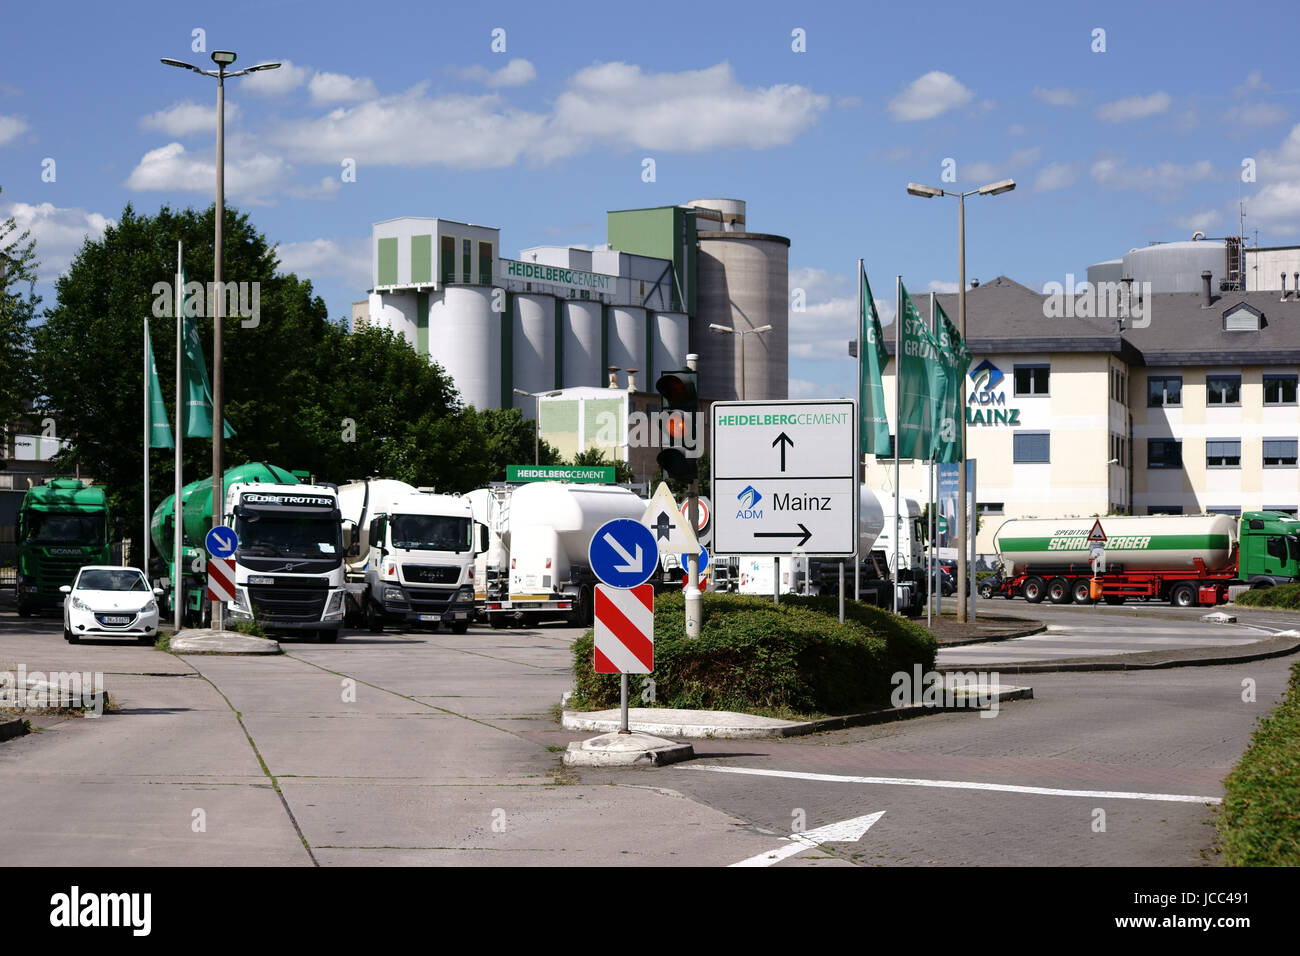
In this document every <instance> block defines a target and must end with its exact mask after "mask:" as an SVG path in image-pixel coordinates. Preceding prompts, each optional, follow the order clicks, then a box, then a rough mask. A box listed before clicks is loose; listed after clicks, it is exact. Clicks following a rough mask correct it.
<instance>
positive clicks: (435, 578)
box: [402, 564, 460, 584]
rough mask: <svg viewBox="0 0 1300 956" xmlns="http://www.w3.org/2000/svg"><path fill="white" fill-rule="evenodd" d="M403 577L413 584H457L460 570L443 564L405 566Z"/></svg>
mask: <svg viewBox="0 0 1300 956" xmlns="http://www.w3.org/2000/svg"><path fill="white" fill-rule="evenodd" d="M402 575H403V576H404V577H405V578H406V580H407V581H409V582H411V583H412V584H455V583H456V582H457V581H459V580H460V568H457V567H450V566H446V565H441V564H404V565H402Z"/></svg>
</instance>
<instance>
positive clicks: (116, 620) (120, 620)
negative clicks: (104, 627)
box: [104, 614, 131, 624]
mask: <svg viewBox="0 0 1300 956" xmlns="http://www.w3.org/2000/svg"><path fill="white" fill-rule="evenodd" d="M104 623H105V624H130V623H131V619H130V618H129V617H123V616H122V615H120V614H105V615H104Z"/></svg>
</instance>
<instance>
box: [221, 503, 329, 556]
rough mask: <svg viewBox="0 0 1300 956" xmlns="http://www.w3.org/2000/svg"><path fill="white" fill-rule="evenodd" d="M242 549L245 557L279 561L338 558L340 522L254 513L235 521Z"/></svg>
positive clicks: (313, 517)
mask: <svg viewBox="0 0 1300 956" xmlns="http://www.w3.org/2000/svg"><path fill="white" fill-rule="evenodd" d="M235 534H236V536H237V537H238V538H239V550H240V551H241V552H242V553H244V554H250V555H264V556H273V557H278V558H336V557H338V555H339V545H340V534H339V525H338V522H337V521H335V520H334V519H332V518H326V517H320V518H318V517H315V516H314V515H277V514H267V513H265V512H262V513H256V512H255V513H253V514H245V515H241V516H240V517H239V518H237V519H236V520H235Z"/></svg>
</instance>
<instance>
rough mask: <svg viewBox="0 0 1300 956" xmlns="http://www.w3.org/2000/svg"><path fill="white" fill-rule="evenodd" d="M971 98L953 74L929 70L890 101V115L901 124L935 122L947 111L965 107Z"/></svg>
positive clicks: (968, 91) (970, 93)
mask: <svg viewBox="0 0 1300 956" xmlns="http://www.w3.org/2000/svg"><path fill="white" fill-rule="evenodd" d="M972 96H974V94H973V93H972V92H971V91H970V90H968V89H967V88H966V87H965V86H963V85H962V84H961V83H960V81H958V80H957V78H956V77H954V76H953V75H952V74H950V73H943V72H941V71H939V70H931V71H930V72H929V73H926V74H925V75H924V76H920V77H917V78H916V79H915V80H913V81H912V82H911V83H909V84H908V85H907V86H906V87H905V88H904V89H903V91H902V92H900V93H899V94H898V95H897V96H895V97H894V98H893V99H892V100H890V101H889V112H890V113H892V114H893V116H894V119H896V120H902V121H904V122H911V121H913V120H928V119H934V118H935V117H936V116H939V115H941V114H943V113H946V112H947V111H948V110H950V109H955V108H957V107H959V106H965V105H966V104H967V103H969V102H970V100H971V97H972Z"/></svg>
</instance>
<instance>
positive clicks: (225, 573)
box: [208, 558, 235, 601]
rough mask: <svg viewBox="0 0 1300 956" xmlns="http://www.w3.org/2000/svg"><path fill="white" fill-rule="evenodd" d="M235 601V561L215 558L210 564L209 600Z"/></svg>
mask: <svg viewBox="0 0 1300 956" xmlns="http://www.w3.org/2000/svg"><path fill="white" fill-rule="evenodd" d="M234 599H235V559H234V558H213V559H212V560H211V561H209V562H208V600H209V601H233V600H234Z"/></svg>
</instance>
